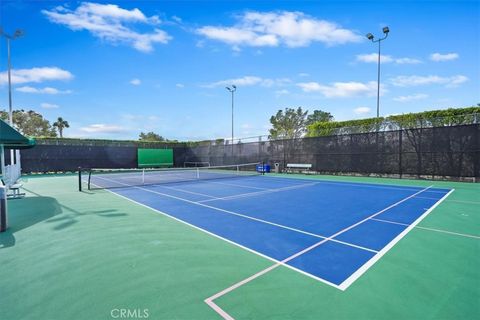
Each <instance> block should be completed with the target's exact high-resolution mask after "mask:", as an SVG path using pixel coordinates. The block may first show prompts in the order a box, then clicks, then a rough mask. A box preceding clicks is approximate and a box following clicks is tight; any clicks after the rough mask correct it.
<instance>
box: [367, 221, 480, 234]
mask: <svg viewBox="0 0 480 320" xmlns="http://www.w3.org/2000/svg"><path fill="white" fill-rule="evenodd" d="M372 220H375V221H379V222H385V223H391V224H398V225H401V226H408V224H406V223H402V222H396V221H390V220H384V219H375V218H373V219H372ZM415 228H416V229H422V230H428V231H435V232H441V233H446V234H451V235H455V236H460V237H467V238H473V239H480V236H476V235H473V234H467V233H459V232H453V231H448V230H442V229H435V228H428V227H422V226H415Z"/></svg>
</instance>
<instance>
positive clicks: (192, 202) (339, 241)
mask: <svg viewBox="0 0 480 320" xmlns="http://www.w3.org/2000/svg"><path fill="white" fill-rule="evenodd" d="M97 178H100V177H97ZM100 179H103V180H109V181H112V182H114V183H118V184H123V185H125V186H128V185H127V184H126V183H123V182H118V181H114V180H110V179H107V178H100ZM129 187H131V188H135V189H140V190H143V191H146V192H150V193H154V194H158V195H161V196H165V197H168V198H172V199H175V200H180V201H184V202H187V203H191V204H195V205H198V206H201V207H205V208H209V209H213V210H217V211H220V212H224V213H228V214H231V215H234V216H238V217H242V218H245V219H249V220H253V221H257V222H261V223H265V224H269V225H272V226H275V227H278V228H282V229H286V230H289V231H294V232H298V233H302V234H305V235H308V236H312V237H315V238H320V239H327V237H326V236H322V235H320V234H316V233H312V232H308V231H304V230H300V229H297V228H293V227H289V226H285V225H283V224H279V223H275V222H271V221H268V220H263V219H259V218H255V217H250V216H248V215H245V214H241V213H237V212H234V211H230V210H225V209H222V208H217V207H213V206H210V205H208V204H204V203H200V202H196V201H191V200H188V199H184V198H180V197H177V196H174V195H171V194H167V193H163V192H159V191H155V190H150V189H146V188H143V187H138V186H129ZM331 240H332V241H333V242H338V243H341V244H344V245H347V246H350V247H354V248H357V249H362V250H365V251H370V252H374V253H377V252H378V251H376V250H373V249H370V248H365V247H362V246H359V245H356V244H352V243H348V242H344V241H341V240H336V239H331Z"/></svg>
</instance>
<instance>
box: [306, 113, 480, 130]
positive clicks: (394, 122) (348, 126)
mask: <svg viewBox="0 0 480 320" xmlns="http://www.w3.org/2000/svg"><path fill="white" fill-rule="evenodd" d="M479 122H480V107H479V106H476V107H468V108H450V109H446V110H432V111H424V112H418V113H406V114H402V115H394V116H389V117H380V118H367V119H360V120H348V121H330V122H316V123H313V124H311V125H309V126H308V127H307V136H308V137H317V136H329V135H336V134H351V133H363V132H375V131H377V130H384V129H389V130H395V129H401V128H421V127H441V126H454V125H462V124H472V123H479Z"/></svg>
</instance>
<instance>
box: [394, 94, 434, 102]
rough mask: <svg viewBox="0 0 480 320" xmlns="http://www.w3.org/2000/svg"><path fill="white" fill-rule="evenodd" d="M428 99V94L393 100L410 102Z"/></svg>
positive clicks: (400, 97) (399, 97)
mask: <svg viewBox="0 0 480 320" xmlns="http://www.w3.org/2000/svg"><path fill="white" fill-rule="evenodd" d="M426 98H428V94H424V93H416V94H412V95H409V96H398V97H395V98H393V100H394V101H398V102H410V101H413V100H422V99H426Z"/></svg>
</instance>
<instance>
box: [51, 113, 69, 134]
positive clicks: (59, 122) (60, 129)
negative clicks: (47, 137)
mask: <svg viewBox="0 0 480 320" xmlns="http://www.w3.org/2000/svg"><path fill="white" fill-rule="evenodd" d="M53 126H54V127H57V129H58V133H60V138H63V129H64V128H70V125H69V124H68V121H65V120H63V118H62V117H58V119H57V121H55V122H54V123H53Z"/></svg>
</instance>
